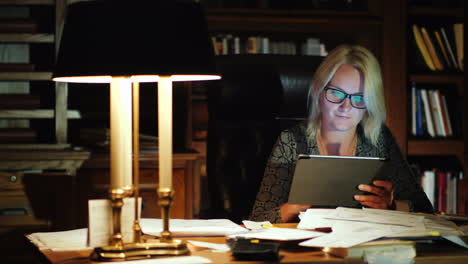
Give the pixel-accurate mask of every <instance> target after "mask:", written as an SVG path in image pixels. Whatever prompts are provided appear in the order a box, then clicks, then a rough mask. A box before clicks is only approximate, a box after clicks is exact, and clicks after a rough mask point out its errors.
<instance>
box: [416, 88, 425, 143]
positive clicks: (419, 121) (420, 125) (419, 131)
mask: <svg viewBox="0 0 468 264" xmlns="http://www.w3.org/2000/svg"><path fill="white" fill-rule="evenodd" d="M415 94H416V135H417V136H422V135H424V133H425V132H426V131H427V129H425V127H426V120H425V118H424V108H423V104H422V96H421V89H416V93H415Z"/></svg>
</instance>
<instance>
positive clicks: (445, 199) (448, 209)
mask: <svg viewBox="0 0 468 264" xmlns="http://www.w3.org/2000/svg"><path fill="white" fill-rule="evenodd" d="M462 179H463V172H461V171H445V170H437V169H433V170H425V171H423V172H422V173H421V186H422V187H423V190H424V192H425V193H426V195H427V198H429V201H430V202H431V204H432V206H433V207H434V209H435V210H436V211H438V212H441V213H442V212H443V213H447V214H456V213H457V195H458V190H457V188H458V182H459V181H460V180H462Z"/></svg>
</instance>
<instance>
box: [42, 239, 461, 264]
mask: <svg viewBox="0 0 468 264" xmlns="http://www.w3.org/2000/svg"><path fill="white" fill-rule="evenodd" d="M187 239H190V240H196V241H204V242H212V243H224V242H225V238H224V237H193V238H187ZM444 245H445V244H444ZM41 253H42V254H43V256H45V258H46V259H47V260H48V261H49V262H50V263H51V264H59V263H80V264H87V263H93V262H92V261H90V260H89V259H88V257H89V255H90V254H91V250H81V251H67V252H53V251H50V250H43V251H41ZM191 255H192V256H202V257H206V258H208V259H210V260H211V261H212V262H213V263H243V264H249V263H262V262H258V261H257V262H255V261H235V260H234V259H232V258H231V254H230V253H229V252H227V253H219V252H217V253H214V252H205V251H192V252H191ZM280 255H281V260H280V263H327V264H333V263H363V262H362V261H361V260H359V259H356V260H355V259H352V260H351V259H343V258H338V257H334V256H332V255H329V254H327V253H324V252H322V251H320V250H319V249H313V248H305V247H300V248H298V247H292V248H290V249H289V248H286V249H281V251H280ZM415 263H416V264H438V263H440V264H466V263H468V250H467V249H462V248H458V247H454V246H452V245H449V247H440V246H438V245H435V246H433V248H432V249H429V250H424V252H418V256H417V257H416V259H415Z"/></svg>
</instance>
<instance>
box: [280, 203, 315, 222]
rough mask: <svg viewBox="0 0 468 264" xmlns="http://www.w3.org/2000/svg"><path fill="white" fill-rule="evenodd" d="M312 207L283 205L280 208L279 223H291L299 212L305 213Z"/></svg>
mask: <svg viewBox="0 0 468 264" xmlns="http://www.w3.org/2000/svg"><path fill="white" fill-rule="evenodd" d="M310 207H312V206H311V205H310V204H289V203H285V204H283V205H281V207H280V216H281V222H283V223H287V222H290V221H292V220H293V219H294V218H295V217H296V216H298V215H299V213H300V212H301V211H305V210H307V209H309V208H310Z"/></svg>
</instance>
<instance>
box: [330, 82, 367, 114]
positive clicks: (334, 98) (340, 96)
mask: <svg viewBox="0 0 468 264" xmlns="http://www.w3.org/2000/svg"><path fill="white" fill-rule="evenodd" d="M348 97H349V98H350V102H351V105H352V106H353V107H355V108H360V109H362V108H366V103H365V102H364V96H362V95H358V94H347V93H345V92H343V91H340V90H336V89H333V88H328V87H327V88H326V98H327V100H328V101H330V102H332V103H336V104H340V103H342V102H343V101H344V100H345V99H346V98H348Z"/></svg>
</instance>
